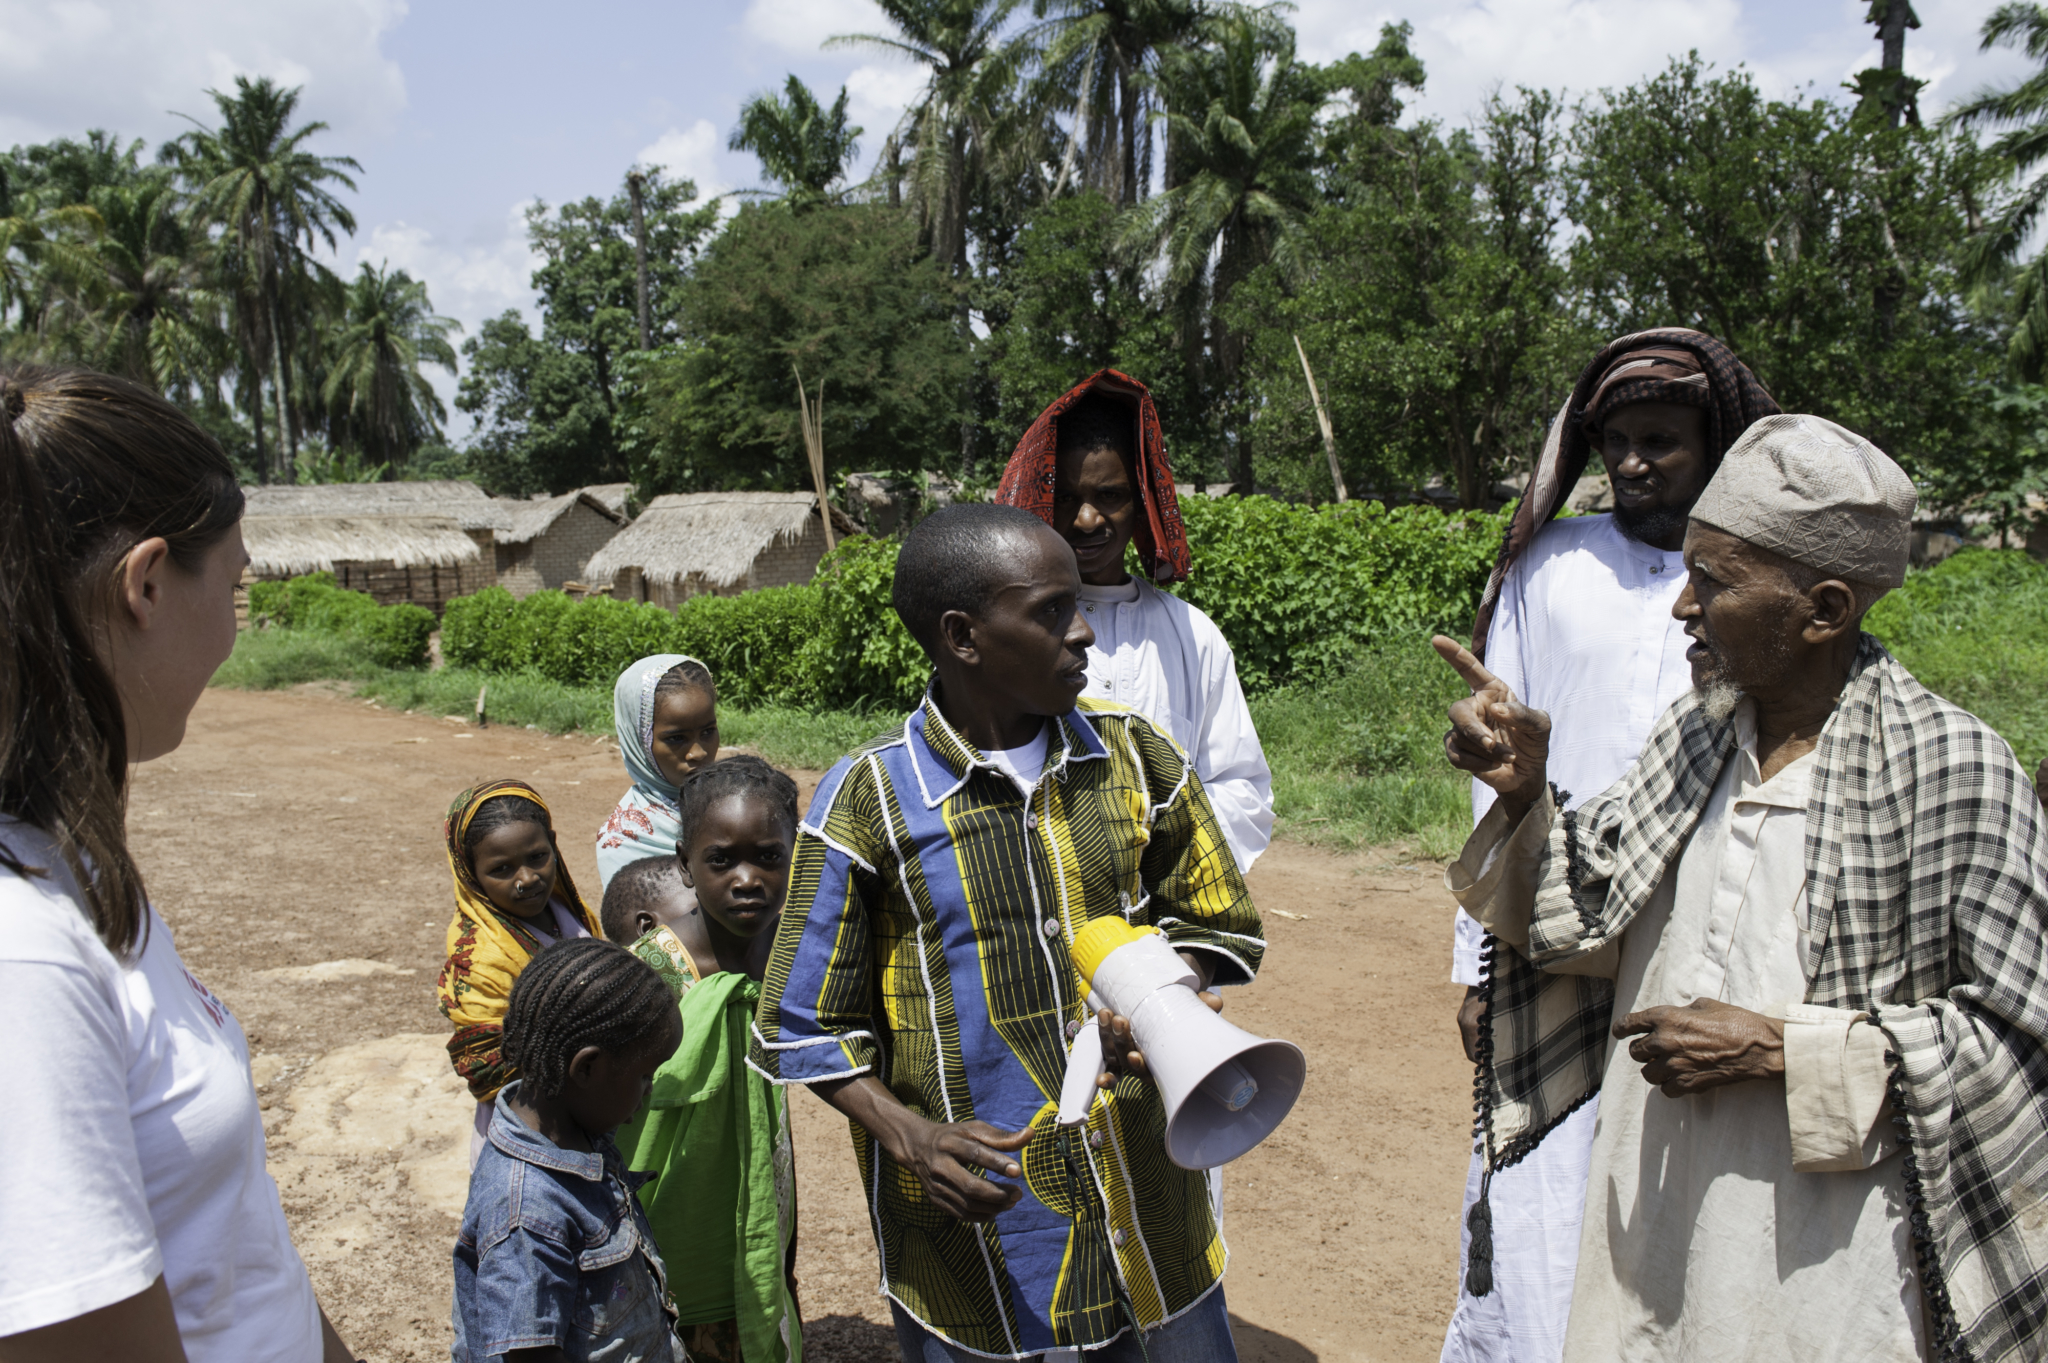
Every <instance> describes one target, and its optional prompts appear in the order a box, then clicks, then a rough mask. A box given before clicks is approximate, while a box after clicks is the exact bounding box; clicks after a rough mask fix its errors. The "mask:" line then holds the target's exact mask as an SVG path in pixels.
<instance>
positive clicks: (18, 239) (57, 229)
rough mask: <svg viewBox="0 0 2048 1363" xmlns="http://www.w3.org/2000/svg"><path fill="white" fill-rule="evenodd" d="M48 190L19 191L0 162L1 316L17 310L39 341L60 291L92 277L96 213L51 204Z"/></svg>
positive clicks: (88, 208) (75, 206) (80, 207)
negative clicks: (15, 188) (51, 307)
mask: <svg viewBox="0 0 2048 1363" xmlns="http://www.w3.org/2000/svg"><path fill="white" fill-rule="evenodd" d="M53 197H56V196H53V195H52V194H51V193H49V192H48V191H47V190H44V191H42V192H36V191H23V192H19V193H17V192H16V191H15V190H14V188H13V186H12V185H11V183H10V181H9V178H8V174H7V167H6V165H5V163H0V318H5V317H6V315H7V314H8V312H10V311H13V310H17V309H18V310H19V311H20V314H21V318H20V324H21V329H22V330H23V331H24V332H27V333H30V334H31V335H33V336H35V337H37V338H38V339H40V338H41V337H42V336H43V334H44V332H45V331H46V329H47V327H48V325H49V321H50V318H49V310H50V306H51V303H52V302H53V300H54V298H55V297H56V295H57V293H58V291H59V290H60V289H61V288H63V287H64V286H66V285H76V284H79V283H82V282H83V281H86V280H89V279H90V278H91V277H92V273H93V267H94V261H93V251H92V241H93V239H94V238H95V237H97V236H98V235H99V232H100V227H101V224H100V217H99V214H98V213H96V212H94V211H93V209H92V208H91V206H89V205H87V204H82V203H61V202H51V200H52V198H53Z"/></svg>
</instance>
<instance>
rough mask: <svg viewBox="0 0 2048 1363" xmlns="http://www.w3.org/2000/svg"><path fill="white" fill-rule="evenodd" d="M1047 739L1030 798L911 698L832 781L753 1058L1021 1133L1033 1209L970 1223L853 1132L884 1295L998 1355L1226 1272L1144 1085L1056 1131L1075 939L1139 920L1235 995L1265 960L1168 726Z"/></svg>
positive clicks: (1095, 724)
mask: <svg viewBox="0 0 2048 1363" xmlns="http://www.w3.org/2000/svg"><path fill="white" fill-rule="evenodd" d="M1049 739H1050V741H1049V743H1048V747H1047V760H1046V766H1045V771H1044V774H1043V775H1042V776H1041V777H1040V778H1039V780H1038V782H1037V784H1036V786H1034V787H1033V789H1032V793H1031V796H1030V798H1029V799H1028V800H1027V799H1026V798H1025V796H1024V795H1023V793H1022V791H1021V790H1020V789H1019V787H1018V786H1017V784H1016V783H1015V782H1014V781H1012V780H1011V779H1010V777H1009V776H1008V775H1007V774H1005V773H1004V772H1002V771H1001V770H1000V769H998V768H996V767H995V766H994V765H993V764H992V763H990V761H989V760H988V759H987V758H986V757H985V756H984V755H983V754H981V753H980V752H978V751H977V750H976V749H975V748H974V747H973V746H971V745H970V744H968V743H967V742H966V741H965V740H964V739H963V738H961V736H960V735H959V734H958V733H957V732H955V731H954V729H953V728H952V726H951V725H949V724H948V723H947V722H946V721H945V719H944V718H943V717H942V716H941V715H940V714H939V712H938V708H937V706H935V705H933V704H932V703H931V701H930V698H929V696H927V698H926V702H925V704H924V705H923V706H922V707H920V708H919V709H918V711H916V712H915V713H913V714H912V715H911V716H910V718H909V719H908V720H907V721H906V722H905V724H904V726H903V727H902V728H901V729H900V730H896V731H893V732H891V733H888V734H885V735H883V736H882V737H880V738H877V739H876V740H874V741H873V742H872V743H869V744H868V745H867V746H866V747H865V748H863V749H861V750H860V751H859V752H857V753H855V754H853V755H852V756H851V757H848V758H846V759H844V760H842V761H841V762H840V763H839V764H838V765H837V766H835V767H834V768H833V769H832V771H831V772H830V773H829V774H828V775H827V776H826V778H825V779H824V781H823V782H821V783H820V785H819V787H818V793H817V795H816V796H815V797H814V799H813V801H812V803H811V808H810V812H809V814H808V815H807V816H806V818H805V820H804V823H803V825H802V828H801V830H800V832H799V834H798V839H797V851H796V861H795V866H794V869H793V874H792V877H791V882H790V891H789V902H788V907H787V908H786V909H785V910H784V912H783V915H782V923H781V926H780V929H779V930H778V933H777V936H776V942H775V951H774V955H773V958H772V959H771V961H770V962H769V966H768V976H767V980H766V983H765V986H764V988H763V990H762V995H761V1004H760V1010H759V1012H758V1014H757V1015H756V1024H755V1037H754V1042H753V1047H752V1051H751V1054H750V1057H749V1061H750V1063H751V1064H753V1065H754V1066H755V1068H757V1069H759V1070H760V1071H761V1072H762V1073H763V1074H765V1075H767V1076H768V1077H769V1078H771V1079H774V1080H776V1081H777V1082H779V1083H812V1082H817V1081H821V1080H826V1079H835V1078H843V1077H847V1076H851V1075H857V1074H864V1073H869V1072H872V1073H875V1074H876V1075H878V1076H879V1077H880V1078H881V1079H882V1081H883V1082H884V1083H886V1084H887V1085H888V1086H889V1088H890V1091H891V1092H893V1093H894V1094H895V1095H896V1097H897V1098H898V1099H900V1100H901V1101H902V1102H903V1103H904V1104H905V1105H906V1106H908V1107H909V1108H910V1109H911V1110H912V1111H914V1112H917V1113H920V1114H922V1115H923V1116H925V1117H928V1118H930V1119H931V1120H933V1121H936V1122H961V1121H968V1120H972V1119H979V1120H981V1121H985V1122H989V1123H991V1124H992V1125H994V1126H997V1127H999V1128H1002V1129H1004V1130H1010V1131H1015V1130H1020V1129H1022V1128H1023V1127H1025V1126H1032V1127H1035V1128H1037V1132H1036V1134H1035V1135H1034V1137H1033V1138H1032V1140H1031V1142H1030V1144H1028V1145H1027V1146H1025V1147H1024V1151H1023V1154H1022V1155H1021V1156H1020V1162H1021V1163H1022V1164H1023V1166H1024V1177H1023V1179H1022V1182H1023V1185H1024V1195H1023V1196H1022V1197H1021V1198H1020V1199H1019V1200H1018V1202H1017V1205H1016V1206H1014V1207H1012V1208H1011V1209H1010V1210H1009V1211H1006V1212H1004V1213H1002V1214H1001V1215H999V1216H998V1217H997V1218H996V1219H995V1220H994V1221H993V1222H992V1223H989V1224H985V1225H971V1224H968V1223H966V1222H963V1221H958V1220H955V1219H954V1218H952V1217H950V1216H947V1215H945V1214H944V1213H942V1212H940V1211H939V1210H938V1209H937V1208H935V1207H934V1206H933V1205H932V1204H931V1202H930V1201H929V1199H928V1198H927V1197H926V1195H925V1190H924V1186H923V1184H922V1183H920V1182H919V1180H918V1178H917V1176H916V1174H914V1173H913V1172H911V1171H910V1170H908V1169H905V1168H902V1167H900V1166H898V1165H897V1164H896V1163H895V1162H894V1161H893V1160H891V1159H890V1158H889V1155H888V1152H887V1151H886V1150H884V1149H883V1148H882V1146H881V1144H880V1142H878V1141H876V1140H874V1139H873V1138H872V1137H871V1136H869V1135H868V1134H867V1132H865V1131H864V1130H862V1129H861V1128H860V1127H858V1126H855V1127H854V1128H853V1139H854V1150H855V1153H856V1155H857V1157H858V1159H859V1162H860V1171H861V1178H862V1181H863V1183H864V1185H865V1187H866V1189H867V1194H868V1198H869V1201H870V1203H871V1210H872V1225H873V1229H874V1231H875V1234H876V1238H877V1240H878V1242H879V1245H878V1248H879V1250H880V1254H881V1262H882V1286H883V1288H884V1289H885V1290H886V1291H887V1292H888V1293H889V1294H890V1296H892V1297H893V1298H895V1300H896V1301H897V1302H899V1303H901V1304H902V1305H903V1307H904V1308H905V1309H907V1310H908V1311H909V1312H910V1313H911V1314H912V1315H913V1316H915V1317H916V1318H917V1319H918V1320H919V1321H920V1322H922V1323H923V1324H924V1325H925V1326H926V1328H928V1329H930V1330H933V1331H935V1332H937V1333H938V1334H940V1335H942V1336H943V1337H945V1338H946V1339H948V1340H950V1341H952V1342H954V1343H956V1344H959V1345H962V1346H964V1347H965V1348H967V1349H971V1350H973V1351H975V1352H977V1353H981V1354H987V1355H991V1356H996V1357H1023V1356H1028V1355H1033V1354H1038V1353H1042V1352H1044V1351H1046V1350H1048V1349H1055V1348H1074V1347H1082V1348H1088V1347H1093V1346H1095V1345H1098V1344H1102V1343H1106V1342H1107V1341H1109V1340H1110V1339H1112V1338H1114V1337H1115V1336H1116V1335H1117V1334H1118V1333H1119V1332H1120V1331H1122V1330H1123V1329H1125V1328H1127V1327H1128V1326H1129V1324H1130V1323H1131V1320H1132V1319H1135V1320H1136V1322H1137V1323H1138V1324H1139V1325H1141V1326H1143V1327H1145V1328H1151V1327H1152V1326H1155V1325H1157V1324H1159V1323H1161V1322H1163V1321H1165V1320H1168V1319H1170V1318H1172V1317H1173V1316H1176V1315H1178V1314H1179V1313H1181V1312H1182V1311H1185V1310H1186V1309H1187V1308H1188V1307H1189V1306H1191V1305H1193V1304H1194V1303H1195V1302H1197V1301H1198V1300H1200V1299H1201V1297H1202V1296H1203V1295H1204V1294H1205V1293H1207V1292H1208V1291H1209V1290H1210V1288H1212V1287H1213V1286H1214V1285H1215V1284H1216V1282H1217V1280H1218V1279H1219V1278H1220V1277H1221V1276H1222V1273H1223V1263H1224V1247H1223V1241H1222V1236H1221V1234H1220V1232H1219V1229H1218V1226H1217V1221H1216V1216H1215V1210H1214V1208H1212V1207H1211V1205H1210V1201H1209V1192H1208V1182H1207V1180H1206V1178H1205V1177H1204V1176H1203V1175H1201V1174H1199V1173H1191V1172H1189V1171H1187V1170H1185V1169H1181V1168H1178V1167H1177V1166H1175V1165H1174V1164H1172V1163H1171V1162H1170V1161H1169V1160H1168V1159H1167V1156H1166V1147H1165V1125H1166V1123H1165V1113H1164V1110H1163V1108H1162V1105H1161V1103H1160V1100H1159V1095H1158V1091H1157V1090H1156V1089H1154V1088H1153V1086H1152V1085H1151V1084H1150V1083H1149V1082H1147V1081H1145V1080H1142V1079H1137V1078H1130V1077H1126V1078H1124V1079H1123V1080H1122V1081H1120V1082H1119V1083H1118V1085H1117V1086H1116V1088H1115V1089H1114V1090H1112V1091H1110V1092H1109V1093H1107V1094H1105V1095H1104V1096H1103V1097H1102V1098H1100V1099H1098V1100H1097V1102H1096V1104H1095V1107H1094V1110H1093V1112H1092V1113H1091V1114H1090V1117H1089V1120H1088V1123H1087V1125H1086V1126H1085V1127H1083V1128H1079V1129H1074V1130H1066V1129H1062V1128H1059V1127H1057V1126H1056V1125H1055V1113H1056V1110H1057V1107H1058V1101H1059V1092H1060V1081H1061V1078H1062V1076H1063V1074H1064V1072H1065V1068H1066V1059H1067V1048H1068V1045H1069V1042H1070V1040H1071V1038H1072V1036H1073V1035H1074V1033H1075V1032H1076V1031H1078V1030H1079V1026H1080V1023H1081V1021H1082V1019H1083V1018H1084V1017H1085V1016H1086V1013H1087V1004H1086V990H1085V987H1084V985H1083V982H1082V980H1081V978H1080V976H1079V974H1078V973H1077V972H1076V971H1075V969H1074V967H1073V964H1072V962H1071V961H1070V959H1069V957H1068V953H1067V947H1068V944H1069V943H1071V942H1072V941H1073V939H1074V934H1075V933H1076V932H1078V931H1079V930H1080V929H1081V928H1082V927H1083V926H1085V925H1086V924H1087V923H1088V922H1089V921H1090V920H1091V919H1095V918H1101V917H1106V916H1108V915H1110V914H1118V915H1121V916H1123V917H1124V918H1126V919H1128V920H1129V921H1131V922H1133V923H1138V924H1147V925H1152V926H1156V927H1158V928H1160V929H1161V930H1162V931H1164V932H1165V933H1166V935H1167V936H1168V937H1169V938H1170V939H1171V940H1172V941H1173V943H1174V945H1175V946H1176V947H1179V948H1181V949H1184V950H1200V951H1204V952H1207V953H1209V955H1210V959H1211V961H1212V963H1213V965H1214V970H1213V972H1212V973H1213V976H1214V978H1215V980H1216V981H1217V982H1218V983H1224V984H1230V983H1244V982H1247V981H1249V980H1250V979H1251V977H1252V975H1253V973H1254V972H1255V971H1256V970H1257V969H1258V965H1259V960H1260V957H1261V955H1262V954H1263V952H1264V950H1265V943H1264V941H1262V940H1261V938H1260V935H1259V934H1260V931H1261V929H1260V925H1259V917H1258V913H1257V911H1256V910H1255V909H1253V907H1252V903H1251V899H1250V897H1249V896H1248V895H1247V894H1246V892H1245V887H1244V880H1243V878H1242V877H1241V876H1240V875H1239V874H1238V870H1237V863H1236V861H1235V860H1234V859H1233V858H1232V856H1231V853H1230V849H1229V847H1228V846H1227V845H1226V844H1225V842H1224V840H1223V835H1222V832H1221V830H1220V829H1219V828H1218V826H1217V822H1216V817H1215V815H1214V813H1213V812H1212V811H1211V810H1210V807H1209V802H1208V799H1207V797H1206V796H1204V795H1203V793H1202V787H1201V781H1200V779H1199V778H1198V777H1197V776H1196V775H1195V772H1194V768H1193V766H1192V764H1191V763H1190V762H1189V761H1188V759H1187V757H1186V756H1185V755H1184V754H1183V753H1182V751H1181V750H1180V748H1179V747H1177V746H1176V745H1175V744H1174V742H1173V740H1172V739H1171V738H1169V737H1168V736H1167V735H1166V734H1165V733H1164V731H1162V730H1160V729H1159V728H1157V727H1155V726H1154V725H1153V723H1152V722H1151V721H1150V720H1148V719H1146V718H1145V717H1144V716H1142V715H1140V714H1138V713H1136V712H1135V711H1132V710H1129V709H1127V708H1125V707H1123V706H1119V705H1114V704H1112V703H1109V702H1105V701H1089V700H1084V701H1082V702H1081V703H1080V706H1079V708H1077V709H1076V710H1074V711H1072V712H1070V713H1068V714H1066V715H1064V716H1062V717H1061V718H1059V719H1058V720H1057V721H1054V723H1053V732H1052V733H1051V734H1050V735H1049ZM997 1181H999V1182H1005V1183H1007V1182H1008V1180H1002V1179H998V1180H997Z"/></svg>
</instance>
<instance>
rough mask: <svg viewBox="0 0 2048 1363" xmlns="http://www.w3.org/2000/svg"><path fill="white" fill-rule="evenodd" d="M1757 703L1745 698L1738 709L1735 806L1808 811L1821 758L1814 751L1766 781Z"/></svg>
mask: <svg viewBox="0 0 2048 1363" xmlns="http://www.w3.org/2000/svg"><path fill="white" fill-rule="evenodd" d="M1756 737H1757V730H1756V702H1755V701H1753V700H1751V699H1750V698H1749V697H1747V696H1744V697H1743V698H1742V700H1741V701H1740V702H1738V703H1737V705H1736V707H1735V744H1736V748H1735V760H1736V761H1737V762H1738V763H1740V764H1741V765H1740V766H1739V767H1738V769H1737V771H1738V774H1737V777H1736V782H1735V803H1737V804H1756V805H1771V806H1774V807H1776V808H1779V809H1804V808H1806V803H1807V794H1808V786H1809V784H1810V778H1811V777H1812V775H1813V768H1814V765H1815V762H1816V760H1817V759H1818V758H1819V756H1820V749H1819V748H1818V747H1816V748H1814V749H1813V750H1812V751H1810V752H1807V753H1805V754H1803V755H1801V756H1799V757H1796V758H1794V759H1793V760H1792V761H1790V762H1787V763H1786V764H1785V765H1784V766H1782V767H1780V768H1778V770H1777V771H1776V772H1774V773H1772V775H1771V779H1770V780H1768V781H1766V780H1764V779H1763V765H1762V763H1761V762H1760V761H1759V760H1758V753H1757V744H1756Z"/></svg>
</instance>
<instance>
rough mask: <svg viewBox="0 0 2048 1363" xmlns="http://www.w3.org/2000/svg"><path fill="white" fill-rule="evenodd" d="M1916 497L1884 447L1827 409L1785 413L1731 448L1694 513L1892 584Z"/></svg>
mask: <svg viewBox="0 0 2048 1363" xmlns="http://www.w3.org/2000/svg"><path fill="white" fill-rule="evenodd" d="M1916 500H1917V494H1916V493H1915V492H1914V490H1913V480H1912V479H1911V478H1908V477H1907V476H1906V471H1905V470H1904V469H1902V468H1900V467H1899V466H1898V465H1897V464H1895V463H1893V462H1892V459H1891V456H1890V455H1888V454H1886V453H1885V452H1884V451H1883V450H1881V449H1879V448H1878V447H1877V446H1875V445H1873V444H1871V443H1870V442H1869V441H1868V440H1865V439H1864V438H1863V437H1862V436H1860V435H1857V434H1855V433H1854V432H1853V431H1846V430H1844V429H1842V428H1841V427H1840V426H1837V425H1836V424H1835V423H1834V422H1832V421H1829V420H1828V419H1826V418H1825V417H1817V416H1802V415H1799V414H1796V413H1786V414H1784V415H1781V416H1767V417H1764V418H1763V419H1762V420H1760V421H1757V422H1756V423H1754V424H1753V425H1751V426H1750V428H1749V429H1748V430H1746V431H1744V432H1743V433H1742V438H1741V439H1739V440H1737V441H1736V442H1735V443H1734V444H1733V445H1731V446H1730V447H1729V449H1728V453H1727V454H1726V455H1725V456H1723V457H1722V460H1721V467H1720V468H1718V469H1716V470H1714V476H1713V478H1712V479H1710V480H1709V481H1708V483H1707V490H1706V491H1705V492H1703V493H1701V494H1700V499H1699V501H1698V502H1697V503H1696V504H1695V505H1694V506H1693V509H1692V519H1694V520H1696V521H1698V522H1700V523H1701V524H1702V525H1710V526H1713V527H1714V528H1715V529H1716V530H1725V531H1727V532H1728V533H1729V534H1731V535H1733V536H1735V537H1736V538H1737V539H1741V540H1747V541H1748V542H1749V543H1751V544H1754V545H1756V546H1758V547H1759V548H1762V549H1768V550H1770V551H1771V552H1772V553H1774V554H1782V555H1784V556H1785V557H1786V558H1789V559H1792V560H1793V561H1795V562H1798V563H1804V564H1806V565H1807V566H1808V567H1811V568H1818V569H1820V570H1821V571H1822V572H1824V573H1827V574H1828V575H1829V576H1830V577H1839V578H1843V579H1846V580H1847V581H1850V582H1863V583H1869V584H1870V585H1872V586H1878V587H1896V586H1898V585H1899V584H1900V583H1901V582H1904V581H1905V580H1906V560H1907V557H1908V554H1909V552H1910V550H1911V548H1912V542H1913V506H1914V503H1915V501H1916Z"/></svg>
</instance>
